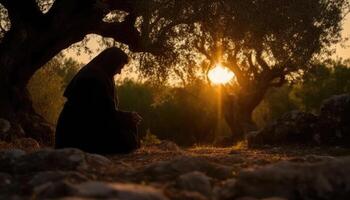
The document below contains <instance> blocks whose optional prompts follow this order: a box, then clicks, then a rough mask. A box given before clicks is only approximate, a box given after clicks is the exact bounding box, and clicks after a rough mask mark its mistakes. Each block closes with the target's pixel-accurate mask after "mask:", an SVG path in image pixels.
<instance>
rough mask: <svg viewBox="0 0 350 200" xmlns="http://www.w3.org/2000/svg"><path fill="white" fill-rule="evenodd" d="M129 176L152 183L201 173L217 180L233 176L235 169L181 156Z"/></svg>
mask: <svg viewBox="0 0 350 200" xmlns="http://www.w3.org/2000/svg"><path fill="white" fill-rule="evenodd" d="M136 170H137V171H136V172H132V173H131V174H128V176H129V177H130V178H131V179H135V180H150V181H169V180H174V179H176V178H177V177H178V176H180V175H182V174H186V173H190V172H193V171H199V172H202V173H204V174H206V175H207V176H210V177H212V178H216V179H222V180H224V179H227V178H230V177H232V176H233V173H232V171H233V168H232V167H228V166H224V165H220V164H217V163H212V162H209V161H207V160H205V159H203V158H199V157H191V156H180V157H177V158H175V159H173V160H169V161H160V162H156V163H152V164H150V165H147V166H146V167H144V168H143V169H136Z"/></svg>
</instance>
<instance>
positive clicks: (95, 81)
mask: <svg viewBox="0 0 350 200" xmlns="http://www.w3.org/2000/svg"><path fill="white" fill-rule="evenodd" d="M127 62H128V56H127V55H126V54H125V53H124V52H123V51H121V50H120V49H118V48H109V49H107V50H105V51H103V52H102V53H101V54H99V55H98V56H97V57H95V58H94V59H93V60H92V61H91V62H90V63H88V64H87V65H86V66H85V67H83V68H82V69H81V70H80V71H79V72H78V74H77V75H76V76H75V77H74V78H73V80H72V81H71V82H70V83H69V85H68V87H67V88H66V91H65V93H64V96H65V97H66V98H67V102H66V104H65V105H64V108H63V110H62V112H61V115H60V117H59V120H58V123H57V128H56V148H66V147H74V148H79V149H82V150H84V151H87V152H91V153H102V154H110V153H129V152H131V151H133V150H135V149H137V148H138V147H139V139H138V135H137V124H138V123H139V122H140V121H141V117H140V116H139V115H138V114H137V113H135V112H124V111H120V110H118V107H117V106H118V99H117V96H116V95H115V84H114V78H113V77H114V75H116V74H120V72H121V69H122V68H123V67H124V65H125V64H126V63H127Z"/></svg>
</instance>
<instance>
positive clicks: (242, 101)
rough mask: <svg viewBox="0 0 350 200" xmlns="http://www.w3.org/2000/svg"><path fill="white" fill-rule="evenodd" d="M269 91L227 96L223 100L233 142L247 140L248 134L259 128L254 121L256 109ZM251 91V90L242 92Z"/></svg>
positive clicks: (263, 90) (259, 90)
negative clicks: (253, 116) (253, 115)
mask: <svg viewBox="0 0 350 200" xmlns="http://www.w3.org/2000/svg"><path fill="white" fill-rule="evenodd" d="M266 90H267V89H262V88H260V89H258V90H256V91H254V92H250V93H247V92H244V93H243V92H240V93H238V94H236V95H235V94H225V95H224V98H223V103H222V106H223V114H224V118H225V120H226V123H227V124H228V126H229V127H230V129H231V133H232V136H231V141H232V142H233V143H234V144H235V143H237V142H239V141H242V140H244V139H245V136H246V134H247V133H249V132H251V131H255V130H256V129H257V126H256V124H255V122H254V121H253V119H252V114H253V111H254V109H255V108H256V107H257V106H258V105H259V103H260V102H261V101H262V99H263V97H264V95H265V93H266ZM242 91H249V90H242Z"/></svg>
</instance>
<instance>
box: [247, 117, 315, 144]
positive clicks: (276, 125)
mask: <svg viewBox="0 0 350 200" xmlns="http://www.w3.org/2000/svg"><path fill="white" fill-rule="evenodd" d="M317 120H318V117H317V116H315V115H313V114H311V113H306V112H301V111H291V112H288V113H286V114H284V115H283V116H282V117H281V118H279V119H277V120H275V121H273V122H272V123H271V124H269V125H267V126H266V127H264V128H263V129H261V130H260V131H257V132H254V133H251V135H249V137H248V145H249V146H250V147H251V146H257V145H265V144H268V145H289V144H316V143H318V138H319V136H318V135H317V133H316V132H315V126H316V124H317Z"/></svg>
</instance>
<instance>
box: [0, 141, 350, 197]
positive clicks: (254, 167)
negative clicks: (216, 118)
mask: <svg viewBox="0 0 350 200" xmlns="http://www.w3.org/2000/svg"><path fill="white" fill-rule="evenodd" d="M28 151H29V152H25V151H22V150H19V149H3V150H1V152H0V199H4V200H5V199H9V200H11V199H30V200H32V199H64V200H91V199H115V200H126V199H128V200H166V199H169V200H173V199H174V200H210V199H213V200H226V199H240V200H253V199H265V200H267V199H269V200H272V199H274V200H278V199H279V200H282V199H349V197H350V157H347V156H348V155H350V150H347V149H343V148H337V147H332V148H319V147H318V148H303V147H296V146H293V147H283V148H282V147H279V148H273V147H266V148H262V149H247V148H244V147H232V148H212V147H196V148H190V149H180V148H179V147H178V146H176V145H175V144H173V143H171V142H162V143H161V144H159V145H153V146H148V147H144V148H142V149H140V150H138V151H136V152H134V153H132V154H129V155H113V156H106V157H104V156H100V155H94V154H88V153H84V152H82V151H80V150H77V149H63V150H52V149H40V150H33V149H31V150H28Z"/></svg>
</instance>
